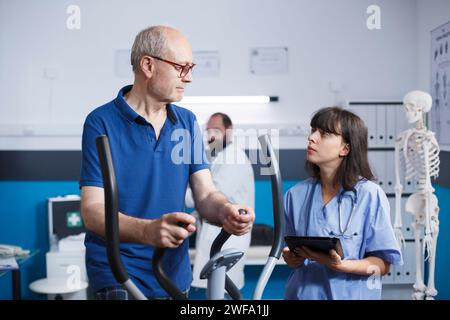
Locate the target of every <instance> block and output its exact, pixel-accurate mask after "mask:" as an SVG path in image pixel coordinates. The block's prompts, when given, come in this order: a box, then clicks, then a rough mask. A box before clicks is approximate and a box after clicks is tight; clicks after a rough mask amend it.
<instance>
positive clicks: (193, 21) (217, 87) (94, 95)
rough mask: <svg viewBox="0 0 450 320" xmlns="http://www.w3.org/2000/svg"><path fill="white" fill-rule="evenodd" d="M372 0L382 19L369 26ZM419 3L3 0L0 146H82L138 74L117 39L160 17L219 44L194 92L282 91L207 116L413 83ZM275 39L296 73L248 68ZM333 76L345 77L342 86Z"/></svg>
mask: <svg viewBox="0 0 450 320" xmlns="http://www.w3.org/2000/svg"><path fill="white" fill-rule="evenodd" d="M444 1H445V0H443V1H442V2H444ZM423 2H424V3H425V1H423ZM374 3H376V4H378V5H379V6H380V7H381V19H382V20H381V23H382V28H381V30H375V31H370V30H368V29H367V27H366V19H367V14H366V9H367V7H368V6H369V5H371V4H374ZM71 4H76V5H78V6H80V8H81V30H75V31H71V30H68V29H67V28H66V19H67V17H68V15H67V14H66V8H67V6H68V5H71ZM416 9H417V4H416V0H395V1H392V0H378V1H372V0H340V1H335V0H280V1H274V0H245V1H243V0H215V1H209V0H191V1H189V2H186V1H182V0H167V1H153V0H150V1H149V0H135V1H125V0H114V1H112V0H95V1H93V0H78V1H73V0H70V1H54V0H40V1H27V0H0V30H2V32H1V33H0V46H1V50H0V70H1V73H0V94H1V96H2V103H1V104H0V128H1V129H0V149H47V148H53V149H77V148H79V146H80V139H79V133H80V132H81V125H82V123H83V120H84V117H85V116H86V114H87V113H88V112H90V111H91V110H92V109H93V108H95V107H97V106H99V105H101V104H103V103H105V102H107V101H110V100H111V99H113V98H114V97H115V96H116V94H117V91H118V89H119V88H120V87H121V86H122V85H124V84H128V83H130V82H131V81H132V79H124V78H118V77H116V76H115V75H114V54H115V50H119V49H129V48H130V47H131V45H132V42H133V40H134V36H135V35H136V33H137V32H138V31H140V30H141V29H143V28H145V27H147V26H148V25H154V24H168V25H172V26H174V27H176V28H179V29H180V30H181V31H183V32H184V33H185V34H186V35H187V37H188V38H189V39H190V41H191V42H192V45H193V49H194V50H217V51H219V53H220V55H221V70H220V77H218V78H203V79H202V78H197V79H195V80H194V82H193V83H192V84H191V85H190V88H189V89H188V90H187V92H186V94H187V95H263V94H264V95H265V94H268V95H277V96H279V97H280V102H278V103H274V104H270V105H266V106H228V107H227V108H224V107H221V108H218V107H214V106H208V107H195V108H193V111H194V112H196V114H197V115H198V118H199V120H200V122H204V121H205V120H206V118H207V116H208V115H209V114H211V113H212V112H215V111H219V110H220V111H225V112H227V113H229V114H230V115H231V117H232V119H233V120H234V122H235V123H237V124H243V125H247V126H248V125H251V124H253V123H259V124H260V125H261V124H265V123H270V124H273V125H282V124H284V123H308V121H309V118H310V115H311V113H312V112H313V111H314V110H316V109H318V108H320V107H323V106H328V105H331V104H335V103H343V102H344V101H345V100H347V99H352V98H375V99H397V100H398V99H400V98H401V97H402V96H403V95H404V93H405V92H407V91H408V90H410V89H411V88H413V87H415V86H416V83H417V67H416V65H417V10H416ZM270 46H287V47H289V66H290V69H289V72H288V74H285V75H277V76H254V75H251V74H250V73H249V54H250V49H251V48H253V47H270ZM46 67H51V68H54V69H56V70H57V73H58V77H57V78H56V79H55V80H53V81H52V80H49V79H46V78H45V77H44V76H43V74H44V69H45V68H46ZM330 80H333V81H335V82H336V83H341V84H342V85H343V91H342V92H341V93H340V94H339V95H337V96H335V95H334V94H333V93H332V92H330V90H329V81H330ZM24 129H25V131H24ZM36 133H38V134H40V135H47V136H49V137H33V134H36ZM62 133H65V134H66V135H68V136H67V137H55V134H57V135H60V134H62ZM24 134H25V135H28V136H26V137H23V136H22V135H24ZM8 135H9V136H8ZM11 135H14V137H11Z"/></svg>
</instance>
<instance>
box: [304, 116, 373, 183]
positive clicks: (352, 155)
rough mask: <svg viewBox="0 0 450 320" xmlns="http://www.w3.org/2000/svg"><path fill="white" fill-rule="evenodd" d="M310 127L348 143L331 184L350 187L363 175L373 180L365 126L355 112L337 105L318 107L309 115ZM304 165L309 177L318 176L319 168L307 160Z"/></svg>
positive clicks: (317, 177)
mask: <svg viewBox="0 0 450 320" xmlns="http://www.w3.org/2000/svg"><path fill="white" fill-rule="evenodd" d="M311 128H316V129H321V130H322V131H324V132H328V133H333V134H338V135H341V136H342V140H343V141H344V143H347V144H349V145H350V152H349V153H348V154H347V155H346V156H344V159H343V160H342V163H341V165H340V166H339V168H338V171H337V172H336V175H335V177H334V184H335V185H341V186H342V187H343V188H344V189H345V190H350V189H352V188H353V187H354V186H355V185H356V183H357V182H358V181H359V180H360V179H361V177H362V178H364V179H367V180H374V179H375V178H374V175H373V173H372V170H371V169H370V165H369V160H368V157H367V152H368V142H367V127H366V125H365V124H364V121H362V120H361V118H360V117H358V116H357V115H356V114H354V113H352V112H350V111H347V110H344V109H342V108H339V107H328V108H323V109H320V110H319V111H317V112H316V113H315V114H314V115H313V118H312V119H311ZM305 166H306V169H307V171H308V172H309V173H310V174H311V176H312V177H314V178H316V179H318V180H320V168H319V166H317V165H315V164H314V163H311V162H309V161H308V160H306V164H305Z"/></svg>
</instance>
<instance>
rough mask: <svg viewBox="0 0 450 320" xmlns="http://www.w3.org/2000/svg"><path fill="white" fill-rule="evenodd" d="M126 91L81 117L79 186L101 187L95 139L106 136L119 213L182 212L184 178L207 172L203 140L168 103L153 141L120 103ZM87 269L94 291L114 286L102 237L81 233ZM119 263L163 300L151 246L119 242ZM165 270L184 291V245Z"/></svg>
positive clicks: (187, 269) (169, 254) (189, 116)
mask: <svg viewBox="0 0 450 320" xmlns="http://www.w3.org/2000/svg"><path fill="white" fill-rule="evenodd" d="M131 88H132V86H126V87H124V88H122V89H121V90H120V91H119V94H118V95H117V98H115V99H114V100H113V101H111V102H109V103H107V104H105V105H103V106H101V107H98V108H97V109H95V110H94V111H92V112H91V113H90V114H89V115H88V116H87V118H86V121H85V123H84V128H83V140H82V165H81V179H80V187H82V186H96V187H103V182H102V175H101V170H100V164H99V160H98V155H97V147H96V142H95V141H96V138H97V137H98V136H99V135H107V136H108V138H109V143H110V147H111V153H112V157H113V161H114V169H115V173H116V178H117V183H118V189H119V210H120V212H122V213H124V214H126V215H129V216H132V217H136V218H144V219H157V218H159V217H161V216H162V215H163V214H165V213H169V212H175V211H181V212H182V211H184V208H185V207H184V198H185V193H186V187H187V185H188V182H189V176H190V175H191V174H192V173H194V172H196V171H199V170H202V169H208V164H207V160H206V157H205V155H204V147H203V139H202V135H201V133H200V128H199V126H198V123H197V121H196V117H195V115H194V114H193V113H192V112H191V111H189V110H187V109H184V108H181V107H178V106H175V105H173V104H168V105H167V118H166V121H165V123H164V126H163V128H162V129H161V132H160V136H159V138H158V139H156V135H155V131H154V129H153V127H152V125H151V124H150V123H149V122H147V121H146V120H145V119H144V118H143V117H141V116H140V115H139V114H137V113H136V112H135V111H134V110H133V109H132V108H131V107H130V106H129V105H128V104H127V102H126V101H125V99H124V94H126V93H127V92H128V91H129V90H131ZM85 245H86V268H87V273H88V277H89V282H90V285H91V288H93V290H94V292H95V291H98V290H100V289H102V288H106V287H112V286H118V285H119V284H118V283H117V281H116V280H115V279H114V276H113V274H112V272H111V269H110V267H109V264H108V259H107V255H106V244H105V241H104V239H103V238H102V237H100V236H98V235H96V234H94V233H92V232H88V233H87V234H86V240H85ZM120 251H121V256H122V261H123V264H124V266H125V268H126V270H127V272H128V274H129V276H130V279H131V280H133V282H134V283H135V284H136V285H137V286H138V287H139V289H141V291H142V292H143V293H144V295H146V296H147V297H165V296H167V293H166V292H165V291H164V290H163V289H162V288H161V287H160V285H159V284H158V282H157V281H156V279H155V277H154V274H153V271H152V255H153V247H152V246H148V245H142V244H136V243H121V244H120ZM164 270H165V272H166V273H167V275H168V276H169V277H170V278H171V279H172V280H173V281H174V282H175V284H176V286H177V287H178V288H179V289H180V290H182V291H185V290H187V289H188V288H189V286H190V283H191V281H192V273H191V266H190V262H189V255H188V241H184V242H183V244H182V245H181V246H179V247H178V248H176V249H167V251H166V254H165V256H164Z"/></svg>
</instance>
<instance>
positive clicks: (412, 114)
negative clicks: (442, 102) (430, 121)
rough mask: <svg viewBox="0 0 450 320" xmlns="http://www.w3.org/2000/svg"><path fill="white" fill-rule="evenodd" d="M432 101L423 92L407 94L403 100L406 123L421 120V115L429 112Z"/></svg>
mask: <svg viewBox="0 0 450 320" xmlns="http://www.w3.org/2000/svg"><path fill="white" fill-rule="evenodd" d="M432 101H433V100H432V98H431V96H430V95H429V94H428V93H426V92H424V91H417V90H416V91H411V92H408V93H407V94H406V95H405V97H404V98H403V105H404V106H405V109H406V118H407V119H408V122H409V123H414V122H417V121H419V120H421V119H423V118H422V116H423V114H424V113H426V112H428V111H430V109H431V105H432Z"/></svg>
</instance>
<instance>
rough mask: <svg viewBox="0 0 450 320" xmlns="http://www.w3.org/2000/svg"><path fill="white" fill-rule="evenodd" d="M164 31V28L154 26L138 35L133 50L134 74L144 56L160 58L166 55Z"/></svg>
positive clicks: (132, 63)
mask: <svg viewBox="0 0 450 320" xmlns="http://www.w3.org/2000/svg"><path fill="white" fill-rule="evenodd" d="M164 29H165V28H164V27H163V26H153V27H149V28H147V29H144V30H142V31H141V32H139V33H138V35H137V36H136V38H135V39H134V43H133V47H132V49H131V65H132V66H133V71H134V72H136V71H137V70H138V68H139V63H140V61H141V58H142V57H143V56H145V55H149V56H156V57H160V56H161V55H162V54H163V53H164V51H165V50H166V37H165V33H164Z"/></svg>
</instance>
